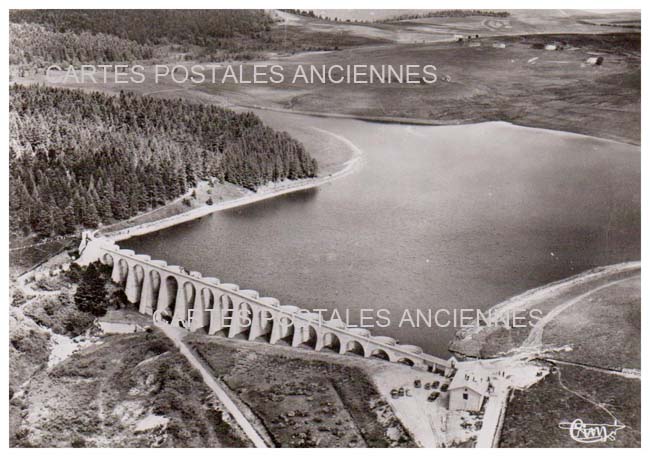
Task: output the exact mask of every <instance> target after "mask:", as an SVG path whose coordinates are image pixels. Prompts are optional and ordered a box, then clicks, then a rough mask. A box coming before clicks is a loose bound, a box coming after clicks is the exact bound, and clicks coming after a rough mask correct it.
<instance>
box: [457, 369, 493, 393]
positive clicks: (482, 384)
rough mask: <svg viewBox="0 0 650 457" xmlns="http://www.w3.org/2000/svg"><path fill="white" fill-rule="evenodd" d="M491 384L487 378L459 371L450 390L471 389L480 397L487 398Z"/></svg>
mask: <svg viewBox="0 0 650 457" xmlns="http://www.w3.org/2000/svg"><path fill="white" fill-rule="evenodd" d="M489 385H490V382H489V380H488V379H487V378H484V377H481V376H478V375H476V374H473V373H471V372H466V371H460V370H459V371H458V372H457V373H456V375H455V376H454V379H453V380H452V381H451V384H450V385H449V390H450V391H451V390H455V389H470V390H473V391H474V392H476V393H477V394H479V395H483V396H486V395H487V394H488V387H489Z"/></svg>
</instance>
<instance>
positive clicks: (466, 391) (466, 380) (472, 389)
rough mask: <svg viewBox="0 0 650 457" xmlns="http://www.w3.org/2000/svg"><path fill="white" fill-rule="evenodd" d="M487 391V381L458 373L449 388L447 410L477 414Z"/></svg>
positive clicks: (488, 386)
mask: <svg viewBox="0 0 650 457" xmlns="http://www.w3.org/2000/svg"><path fill="white" fill-rule="evenodd" d="M489 389H490V382H489V379H486V378H483V377H479V376H477V375H474V374H472V373H469V372H461V371H459V372H457V373H456V376H454V379H453V381H452V382H451V385H450V386H449V409H450V410H463V411H475V412H478V411H480V410H481V408H482V407H483V401H484V400H485V398H486V397H487V396H488V393H489Z"/></svg>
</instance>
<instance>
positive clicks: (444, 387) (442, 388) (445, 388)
mask: <svg viewBox="0 0 650 457" xmlns="http://www.w3.org/2000/svg"><path fill="white" fill-rule="evenodd" d="M447 389H449V384H443V385H442V386H441V387H440V392H447Z"/></svg>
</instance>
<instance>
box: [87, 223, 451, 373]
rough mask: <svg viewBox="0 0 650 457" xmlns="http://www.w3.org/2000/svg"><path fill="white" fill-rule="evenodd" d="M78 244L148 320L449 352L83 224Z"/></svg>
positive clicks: (380, 351)
mask: <svg viewBox="0 0 650 457" xmlns="http://www.w3.org/2000/svg"><path fill="white" fill-rule="evenodd" d="M79 252H80V256H79V258H78V259H77V261H76V263H77V264H79V265H81V266H87V265H89V264H90V263H93V262H95V261H100V262H101V263H103V264H105V265H109V266H112V268H113V270H112V275H111V278H112V280H113V281H114V282H115V283H117V284H121V285H123V286H124V292H125V294H126V297H127V299H128V300H129V302H131V303H134V304H139V311H140V313H142V314H146V315H151V316H152V318H153V321H154V322H160V321H167V322H168V323H169V324H171V325H172V326H177V327H181V328H185V329H187V330H189V331H203V332H206V333H207V334H209V335H220V336H224V337H227V338H235V337H237V338H246V339H248V340H250V341H265V342H268V343H270V344H276V343H279V342H284V344H289V345H291V346H292V347H304V348H311V349H312V350H314V351H322V350H330V351H334V352H337V353H339V354H350V355H357V356H362V357H366V358H370V357H374V358H379V359H383V360H386V361H389V362H395V363H403V364H406V365H409V366H412V367H414V368H417V369H421V370H426V371H430V372H438V373H444V372H446V371H447V370H448V369H449V368H451V367H452V360H453V359H450V360H445V359H442V358H440V357H436V356H432V355H429V354H425V353H424V352H423V350H422V348H420V347H418V346H413V345H408V344H399V343H398V342H397V341H396V340H395V339H393V338H391V337H387V336H373V335H371V333H370V331H368V330H367V329H364V328H358V327H352V326H349V325H347V324H346V323H345V322H343V321H341V320H338V319H334V320H323V319H322V318H321V315H320V314H318V313H314V312H311V311H309V310H306V309H301V308H298V307H297V306H292V305H282V304H280V302H279V301H278V300H277V299H275V298H272V297H261V296H260V294H259V293H258V292H257V291H255V290H247V289H240V288H239V286H238V285H237V284H227V283H221V282H220V281H219V279H217V278H212V277H203V275H202V274H201V273H198V272H195V271H187V270H185V269H184V268H183V267H180V266H177V265H168V264H167V262H165V261H163V260H152V259H151V257H150V256H148V255H141V254H136V253H135V252H134V251H131V250H128V249H120V247H119V246H118V245H117V244H115V242H113V241H111V240H108V239H106V238H102V237H95V236H94V235H93V234H92V233H90V232H86V233H84V236H83V238H82V242H81V245H80V246H79Z"/></svg>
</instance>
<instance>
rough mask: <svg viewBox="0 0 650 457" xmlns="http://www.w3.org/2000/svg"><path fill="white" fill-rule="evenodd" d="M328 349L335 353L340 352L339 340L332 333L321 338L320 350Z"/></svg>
mask: <svg viewBox="0 0 650 457" xmlns="http://www.w3.org/2000/svg"><path fill="white" fill-rule="evenodd" d="M323 349H328V350H332V351H334V352H336V353H337V354H338V353H339V352H340V351H341V340H340V339H339V337H338V336H336V335H335V334H334V333H331V332H329V333H325V334H324V335H323V338H322V343H321V350H323Z"/></svg>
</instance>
